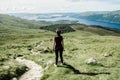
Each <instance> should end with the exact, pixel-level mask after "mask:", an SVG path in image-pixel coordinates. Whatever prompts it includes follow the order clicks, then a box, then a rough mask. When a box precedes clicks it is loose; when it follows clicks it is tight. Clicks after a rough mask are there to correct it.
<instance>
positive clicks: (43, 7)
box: [0, 0, 120, 13]
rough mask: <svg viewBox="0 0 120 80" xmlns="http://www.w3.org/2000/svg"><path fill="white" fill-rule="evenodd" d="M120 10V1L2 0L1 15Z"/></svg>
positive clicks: (0, 0)
mask: <svg viewBox="0 0 120 80" xmlns="http://www.w3.org/2000/svg"><path fill="white" fill-rule="evenodd" d="M111 10H120V0H0V13H51V12H84V11H111Z"/></svg>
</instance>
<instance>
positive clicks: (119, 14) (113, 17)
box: [9, 10, 120, 24]
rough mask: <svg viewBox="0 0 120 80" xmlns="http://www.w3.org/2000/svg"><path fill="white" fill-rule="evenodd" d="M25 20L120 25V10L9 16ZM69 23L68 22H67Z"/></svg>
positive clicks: (15, 14) (16, 14)
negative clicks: (78, 21) (83, 20)
mask: <svg viewBox="0 0 120 80" xmlns="http://www.w3.org/2000/svg"><path fill="white" fill-rule="evenodd" d="M9 15H12V16H16V17H20V18H23V19H29V20H37V21H43V22H45V21H46V22H52V23H55V22H57V23H59V22H60V23H61V21H62V20H63V22H64V21H68V20H69V21H75V22H76V21H77V20H78V19H88V20H93V21H102V22H109V23H118V24H120V10H117V11H90V12H82V13H45V14H41V13H37V14H36V13H33V14H30V13H14V14H12V13H11V14H9ZM67 23H68V22H67Z"/></svg>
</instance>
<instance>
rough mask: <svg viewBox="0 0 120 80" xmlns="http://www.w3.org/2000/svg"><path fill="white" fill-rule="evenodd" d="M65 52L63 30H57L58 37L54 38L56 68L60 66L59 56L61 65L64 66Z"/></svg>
mask: <svg viewBox="0 0 120 80" xmlns="http://www.w3.org/2000/svg"><path fill="white" fill-rule="evenodd" d="M63 50H64V41H63V37H62V36H61V30H60V29H56V35H55V37H54V38H53V51H55V64H54V66H55V67H57V64H58V55H60V59H61V63H62V64H63V65H64V62H63Z"/></svg>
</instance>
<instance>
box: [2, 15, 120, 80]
mask: <svg viewBox="0 0 120 80" xmlns="http://www.w3.org/2000/svg"><path fill="white" fill-rule="evenodd" d="M31 25H32V26H31ZM61 26H62V28H64V27H66V26H67V28H64V29H63V30H64V31H65V32H67V30H68V29H72V30H74V31H72V30H70V32H69V33H64V34H62V35H63V37H64V42H65V51H64V54H63V55H64V60H65V62H67V63H68V64H69V65H64V66H63V65H61V64H59V67H58V68H55V67H54V66H53V64H54V63H52V64H50V65H49V66H48V68H47V69H45V70H44V75H43V77H42V80H46V79H48V80H54V79H57V80H64V79H66V80H79V79H81V80H97V79H98V78H99V79H102V80H110V79H111V80H119V79H120V76H119V74H120V70H119V67H120V66H119V61H120V59H119V57H120V54H119V52H120V49H119V48H120V43H119V42H120V37H119V36H120V34H119V33H117V32H115V31H112V30H109V29H105V28H102V27H98V26H88V25H83V24H69V25H68V24H59V25H58V24H57V25H50V26H48V25H47V26H46V24H42V23H40V22H36V21H31V20H30V21H29V20H25V19H20V18H17V17H13V16H8V15H0V80H11V79H12V78H13V77H16V78H18V79H19V77H20V76H21V75H22V74H23V73H24V72H26V70H29V69H27V67H26V66H25V65H22V64H20V63H18V62H16V61H15V59H16V58H17V57H23V58H25V59H28V60H32V61H34V62H35V63H37V64H39V65H41V66H42V67H43V69H44V68H45V67H46V66H47V65H48V62H50V61H52V62H54V54H53V53H52V52H48V53H45V54H44V53H39V54H36V55H34V54H32V53H31V49H33V50H34V51H35V52H40V50H43V49H49V50H50V51H51V50H52V47H51V46H52V45H53V44H52V43H53V41H52V39H53V36H54V35H55V33H54V30H55V27H61ZM46 27H47V28H46ZM40 28H44V29H43V30H42V29H40ZM41 42H42V45H41V44H39V43H41ZM36 45H37V46H38V47H35V46H36ZM104 53H111V54H112V56H110V57H104V56H102V54H104ZM90 57H94V58H96V59H97V60H98V61H99V62H100V63H102V65H88V64H86V63H85V60H86V59H88V58H90ZM107 73H109V74H107Z"/></svg>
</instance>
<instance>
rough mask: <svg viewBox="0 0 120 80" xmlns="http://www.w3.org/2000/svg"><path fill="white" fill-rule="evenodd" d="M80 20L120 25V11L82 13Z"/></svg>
mask: <svg viewBox="0 0 120 80" xmlns="http://www.w3.org/2000/svg"><path fill="white" fill-rule="evenodd" d="M79 18H83V19H89V20H95V21H102V22H110V23H118V24H120V10H118V11H103V12H102V11H98V12H97V11H96V12H84V13H80V15H79Z"/></svg>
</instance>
